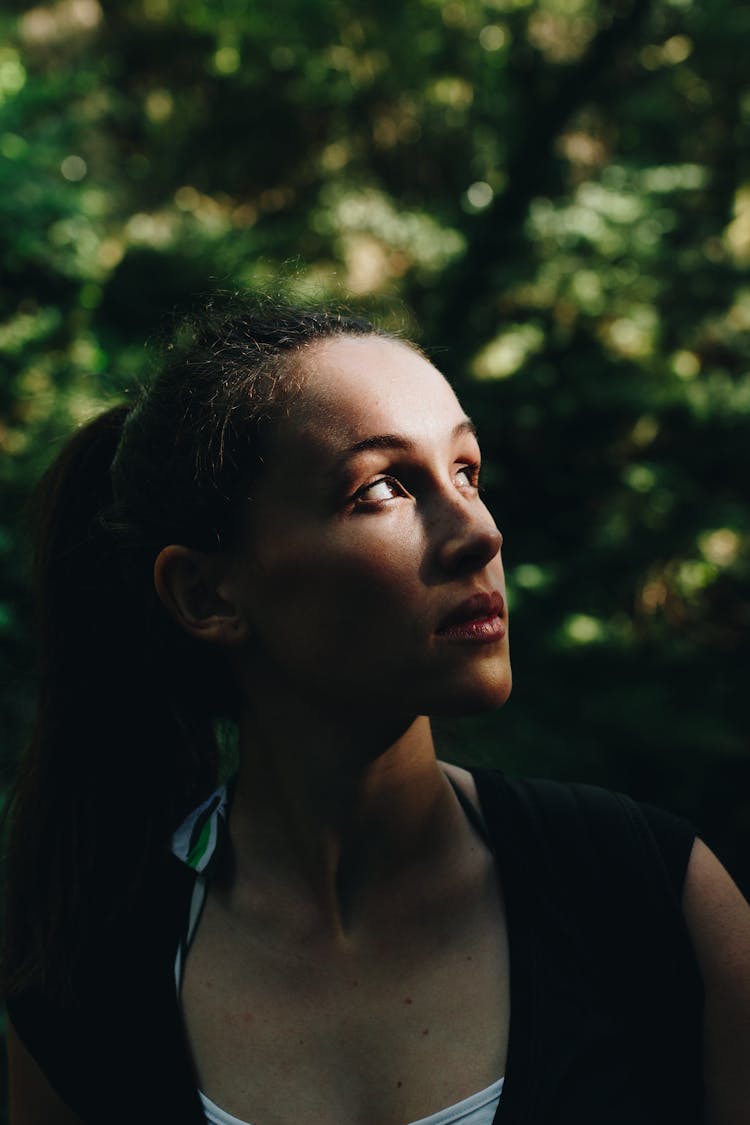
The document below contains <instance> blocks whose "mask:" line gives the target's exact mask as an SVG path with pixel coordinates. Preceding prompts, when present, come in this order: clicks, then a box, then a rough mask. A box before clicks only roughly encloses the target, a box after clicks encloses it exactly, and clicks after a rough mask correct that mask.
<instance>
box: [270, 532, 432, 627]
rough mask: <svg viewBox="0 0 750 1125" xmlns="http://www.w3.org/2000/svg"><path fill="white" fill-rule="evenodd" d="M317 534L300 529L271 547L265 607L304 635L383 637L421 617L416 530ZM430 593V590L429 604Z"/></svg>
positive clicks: (278, 540)
mask: <svg viewBox="0 0 750 1125" xmlns="http://www.w3.org/2000/svg"><path fill="white" fill-rule="evenodd" d="M386 530H387V529H386V528H385V521H383V524H382V525H381V527H380V528H379V529H378V534H377V535H376V534H371V533H368V531H369V529H363V530H362V531H361V532H359V533H358V534H352V533H351V531H350V530H349V529H347V534H346V535H344V534H340V533H338V532H337V530H336V529H332V530H331V529H329V530H328V532H327V533H326V534H321V535H319V536H317V537H311V536H310V534H309V533H308V531H307V529H305V528H298V529H296V530H295V531H294V532H289V533H287V534H286V535H284V536H283V537H277V538H275V540H274V541H273V543H271V542H268V543H267V545H266V547H265V549H264V551H263V553H262V558H261V568H260V574H259V587H258V593H259V597H258V610H259V612H260V613H261V614H265V612H266V611H271V612H273V607H276V610H277V611H279V612H281V613H282V614H283V617H284V618H285V619H288V620H295V619H296V621H297V624H298V626H299V628H300V629H301V630H303V631H304V632H306V633H307V632H309V633H311V634H312V635H313V636H312V637H311V639H312V640H313V641H314V639H315V634H316V633H319V632H320V630H325V632H326V633H327V635H328V637H329V638H331V639H332V634H334V633H338V632H339V631H343V632H344V633H345V635H346V637H347V638H348V640H349V642H350V643H353V642H354V641H355V640H356V638H357V635H358V634H362V635H364V634H367V636H369V637H370V638H373V637H376V636H377V635H378V634H379V633H381V631H382V630H383V629H385V628H388V629H389V630H392V629H393V627H394V621H397V622H399V623H400V624H401V626H402V627H403V628H404V629H405V630H407V631H408V627H409V624H410V622H413V624H414V625H415V626H417V622H418V619H419V616H420V609H421V604H420V601H421V600H420V597H419V591H420V581H419V557H420V556H419V550H420V544H419V542H418V541H417V536H415V535H414V533H413V532H409V531H405V530H404V529H403V528H399V529H395V528H391V529H390V531H391V533H390V534H385V531H386ZM423 598H424V590H423V589H422V599H423Z"/></svg>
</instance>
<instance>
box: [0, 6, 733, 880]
mask: <svg viewBox="0 0 750 1125" xmlns="http://www.w3.org/2000/svg"><path fill="white" fill-rule="evenodd" d="M0 44H2V45H0V237H1V239H2V253H3V272H2V280H1V282H0V363H1V364H2V374H1V376H0V380H1V381H0V451H1V452H2V455H3V456H2V460H1V461H0V487H1V488H2V525H1V526H0V582H1V583H2V589H1V591H0V594H1V597H2V601H0V660H1V661H2V668H1V670H0V673H1V675H2V682H3V689H4V690H3V699H2V709H1V710H0V736H1V737H0V746H1V747H2V755H3V758H4V761H5V766H6V770H5V775H6V777H7V774H8V771H9V770H10V768H11V766H12V763H13V761H14V760H15V758H16V756H17V753H18V751H19V748H20V747H21V745H22V743H23V741H24V738H25V735H26V732H27V730H28V724H29V720H30V715H31V710H32V701H33V651H32V643H31V638H30V618H31V612H30V605H29V596H28V586H27V577H28V548H27V544H26V541H25V537H24V528H23V522H24V518H23V510H24V504H25V501H26V498H27V496H28V493H29V490H30V487H31V485H32V482H33V481H34V480H35V479H36V477H37V476H38V474H39V473H40V471H41V470H42V468H43V467H44V466H45V464H46V463H47V462H48V461H49V459H50V457H51V456H52V455H53V454H54V452H55V451H56V450H57V449H58V448H59V445H60V443H61V442H62V441H63V440H64V438H65V436H66V435H67V434H68V433H70V432H71V430H72V429H73V428H74V427H75V426H76V425H77V424H80V423H81V422H82V421H84V420H85V419H87V418H88V417H90V416H91V415H92V414H94V413H96V412H97V411H98V410H100V409H101V408H103V407H104V406H106V405H108V404H109V403H110V402H112V401H115V400H117V399H118V398H119V397H121V396H122V394H123V393H124V392H126V391H127V389H128V388H129V387H132V385H133V383H134V381H135V380H137V378H138V377H139V375H140V374H141V373H142V372H143V371H144V369H145V366H146V365H147V361H148V349H147V348H146V347H145V341H146V340H147V339H148V338H149V337H150V336H151V335H152V334H153V333H154V332H155V331H158V329H159V321H160V317H161V315H162V314H163V313H164V312H165V311H167V310H169V309H171V308H173V307H174V306H176V305H182V304H184V303H185V302H190V301H191V300H192V299H194V297H195V295H196V294H197V293H200V292H202V291H207V290H211V289H224V290H226V289H232V288H235V287H249V288H257V289H261V290H262V289H263V288H264V287H265V286H267V285H268V284H269V283H271V282H272V281H274V280H275V279H276V278H277V277H278V276H279V273H280V272H283V273H285V274H287V275H290V276H291V284H292V287H293V288H294V289H295V290H297V291H299V294H300V295H301V297H302V298H303V299H304V298H309V297H314V298H322V299H324V300H325V299H337V300H340V299H347V300H350V299H354V300H355V301H357V302H360V303H362V304H363V305H364V307H365V308H366V309H367V310H368V311H369V312H370V313H374V314H375V315H376V316H379V317H380V318H381V319H382V320H383V322H384V323H385V324H387V325H396V326H399V327H402V328H404V329H405V330H406V332H407V333H409V334H411V335H412V336H414V337H415V338H417V339H418V340H419V341H420V342H421V343H422V344H423V345H424V346H425V347H426V348H427V349H428V350H429V351H430V354H431V355H432V357H433V358H434V360H435V362H436V363H437V364H438V366H440V367H441V368H442V369H443V370H444V371H445V372H446V374H447V375H448V376H449V377H450V378H451V379H452V380H453V381H454V383H455V384H456V385H457V387H458V389H459V393H460V394H461V396H462V398H463V401H464V405H465V406H466V408H467V409H468V411H469V413H471V414H472V416H473V417H474V418H475V420H476V421H477V423H478V426H479V430H480V436H481V438H482V443H483V446H484V451H485V456H486V459H487V471H486V477H485V482H486V486H487V492H488V502H489V503H490V506H491V507H492V509H493V511H494V512H495V515H496V517H497V520H498V523H499V525H500V527H501V529H502V530H503V532H504V535H505V543H506V546H505V558H506V564H507V569H508V573H509V597H510V604H511V611H512V637H513V651H514V667H515V675H516V688H515V690H514V694H513V697H512V700H511V702H510V703H509V704H508V706H507V707H506V708H505V709H504V710H503V711H502V712H500V713H498V714H496V715H492V716H489V717H486V718H482V719H481V720H479V719H471V720H466V721H465V722H462V723H455V724H454V723H450V724H445V725H443V726H441V735H440V737H441V741H442V744H443V747H444V753H445V754H446V756H452V757H454V758H456V759H458V760H463V761H466V760H475V761H477V760H478V761H483V762H493V763H497V764H501V765H503V766H504V767H505V768H506V769H507V770H508V771H509V772H511V773H526V774H530V775H535V774H541V775H549V776H554V777H559V778H564V779H570V780H585V781H592V782H596V783H601V784H604V785H608V786H611V787H616V788H619V789H622V790H625V791H627V792H629V793H631V794H632V795H633V796H635V797H638V798H641V799H644V800H649V801H651V802H653V803H656V804H660V805H663V806H665V807H667V808H670V809H672V810H674V811H676V812H680V813H683V814H685V815H687V816H688V817H689V818H691V819H692V821H693V822H694V823H695V825H696V827H697V828H698V829H699V831H700V832H701V833H702V834H703V835H704V836H705V837H706V838H707V839H708V841H709V842H710V843H711V844H712V845H713V846H714V848H715V849H716V850H717V851H718V852H719V854H720V855H721V856H722V857H723V858H724V860H725V862H727V863H728V864H729V866H730V868H731V869H732V870H733V872H734V874H735V876H736V877H737V879H738V880H739V881H740V882H741V883H742V884H743V886H744V887H745V889H746V891H747V889H748V887H749V886H750V860H749V858H748V856H749V855H750V848H749V847H748V843H749V842H750V744H749V740H748V725H747V717H746V716H747V695H748V691H750V684H749V683H748V671H749V670H750V661H748V645H747V636H748V627H749V626H750V603H749V601H748V585H749V576H750V551H749V549H748V548H749V544H750V517H749V514H748V504H747V499H748V473H749V470H750V440H749V439H750V426H749V425H748V422H749V420H750V334H749V332H748V330H749V329H750V276H749V275H748V266H750V149H749V147H748V140H749V139H750V68H748V63H747V60H748V59H749V58H750V6H748V5H747V3H746V2H745V0H650V2H648V0H621V2H613V0H531V2H527V0H484V2H479V0H466V2H463V0H450V2H448V3H439V2H436V0H398V3H396V2H394V0H379V3H378V4H377V5H376V4H371V5H368V4H364V3H355V2H354V0H273V3H263V4H261V3H257V2H252V0H251V2H248V0H224V2H218V0H214V2H199V0H196V2H190V0H185V2H178V0H138V2H137V3H127V2H123V3H117V4H109V5H105V6H100V5H99V3H97V0H63V2H61V3H58V4H54V5H51V6H40V7H36V8H29V7H28V6H27V5H21V4H13V3H11V4H6V6H5V14H4V15H2V16H1V17H0ZM290 263H291V264H290Z"/></svg>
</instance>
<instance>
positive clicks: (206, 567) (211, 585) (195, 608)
mask: <svg viewBox="0 0 750 1125" xmlns="http://www.w3.org/2000/svg"><path fill="white" fill-rule="evenodd" d="M225 568H226V563H225V560H223V559H222V558H220V557H219V556H218V555H209V554H206V553H205V552H203V551H195V550H193V549H192V548H190V547H183V546H181V545H179V544H170V545H169V546H168V547H164V548H163V549H162V550H161V551H160V552H159V554H158V556H157V558H156V561H155V562H154V586H155V587H156V593H157V594H158V596H159V600H160V601H161V603H162V605H163V606H164V607H165V609H166V610H167V612H168V613H169V614H170V616H171V617H172V618H173V619H174V620H175V621H176V622H177V624H178V625H179V626H180V627H181V628H182V629H184V630H185V632H187V633H189V634H190V635H191V636H193V637H196V639H198V640H204V641H208V642H210V643H212V644H219V645H237V644H239V643H240V642H241V641H242V640H244V638H245V633H246V628H245V619H244V616H243V614H242V613H241V612H240V610H239V608H238V606H236V605H235V604H234V603H233V602H232V600H231V599H230V598H228V596H227V592H226V588H225V586H224V583H223V581H222V579H223V578H224V577H225Z"/></svg>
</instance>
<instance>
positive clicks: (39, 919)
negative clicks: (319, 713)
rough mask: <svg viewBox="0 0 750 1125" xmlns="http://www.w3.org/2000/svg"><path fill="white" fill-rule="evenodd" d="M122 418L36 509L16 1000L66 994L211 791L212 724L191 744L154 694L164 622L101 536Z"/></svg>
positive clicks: (102, 426) (49, 487) (16, 848)
mask: <svg viewBox="0 0 750 1125" xmlns="http://www.w3.org/2000/svg"><path fill="white" fill-rule="evenodd" d="M127 416H128V408H127V407H126V406H115V407H113V408H112V409H110V410H108V411H107V412H106V413H104V414H102V415H100V416H99V417H97V418H95V419H94V420H93V421H92V422H90V423H89V424H88V425H86V426H84V427H83V428H81V429H80V430H79V431H78V432H77V433H76V435H75V436H74V437H73V439H72V440H71V441H70V442H69V444H68V445H67V446H66V447H65V448H64V449H63V451H62V453H61V454H60V456H59V457H58V459H57V460H56V462H55V463H54V464H53V465H52V467H51V468H50V469H49V470H48V472H47V473H46V475H45V476H44V478H43V479H42V481H41V483H40V486H39V489H38V492H37V496H36V503H35V505H34V513H33V514H34V517H35V523H36V529H37V535H36V552H35V561H34V586H35V595H36V605H37V610H38V621H37V625H38V632H39V642H40V644H39V649H40V668H39V689H38V707H37V718H36V725H35V727H34V730H33V733H32V737H31V741H30V744H29V746H28V747H27V750H26V753H25V755H24V757H23V759H22V762H21V766H20V769H19V773H18V776H17V779H16V783H15V787H14V789H13V791H12V793H11V799H10V804H9V821H10V827H9V834H8V851H7V860H8V863H7V912H6V913H7V924H6V934H5V956H4V976H5V987H6V990H7V991H10V992H12V991H15V990H19V989H22V988H25V987H28V986H29V985H33V986H35V987H39V988H42V989H45V990H48V991H57V992H59V993H60V994H63V995H65V994H69V993H70V992H71V991H72V989H73V987H74V980H75V966H76V962H77V960H78V959H79V958H80V957H82V956H84V949H85V941H86V940H87V939H88V940H91V939H92V938H93V935H94V934H95V933H96V932H97V930H99V929H100V925H101V924H103V923H107V922H109V921H111V916H112V913H113V912H114V911H116V910H117V909H124V908H125V907H126V906H127V903H128V900H129V894H130V892H131V891H132V890H133V889H134V888H136V887H137V885H138V883H139V881H140V880H141V879H142V877H143V874H144V871H143V865H144V864H145V863H146V862H147V860H148V857H149V856H150V855H153V851H154V848H156V847H160V846H163V845H164V843H165V839H166V837H167V835H168V833H169V830H170V828H171V827H173V826H174V820H175V818H176V817H178V816H179V815H181V814H182V813H184V812H185V811H186V809H187V807H188V806H189V804H190V802H191V801H192V800H194V799H196V798H197V797H198V796H200V795H201V794H202V793H203V792H204V791H206V790H208V789H210V787H211V785H212V784H213V783H214V778H215V767H216V747H215V741H214V736H213V731H212V727H211V724H209V723H206V722H204V723H203V724H202V725H201V724H200V723H196V724H193V725H192V729H191V732H190V737H186V734H185V731H184V729H183V725H182V724H181V723H180V722H179V721H178V719H177V717H176V716H175V714H174V709H173V708H171V707H170V700H169V696H168V695H167V694H166V693H165V692H164V690H163V688H162V690H160V684H159V683H157V682H155V679H156V677H155V669H154V667H153V664H152V662H151V661H150V660H149V659H148V655H149V651H150V649H151V647H152V646H153V644H154V643H156V642H157V636H156V634H157V633H158V632H159V631H160V629H163V628H164V622H163V620H162V619H163V617H164V616H165V615H164V614H163V611H162V610H161V606H158V605H157V604H156V599H155V597H154V596H153V594H152V593H151V591H149V590H147V591H145V596H144V591H143V590H138V589H136V588H134V586H133V584H132V582H131V581H130V580H129V576H128V575H126V574H125V573H124V569H125V568H124V567H123V553H122V549H121V546H120V545H119V543H118V542H117V536H116V534H114V533H113V528H112V527H111V526H110V523H109V518H108V517H109V513H110V512H111V509H112V501H113V495H112V484H111V473H110V469H111V464H112V461H113V458H114V456H115V453H116V450H117V447H118V445H119V443H120V440H121V435H122V430H123V425H124V423H125V420H126V418H127ZM191 750H192V755H191ZM113 881H114V883H115V885H112V883H113Z"/></svg>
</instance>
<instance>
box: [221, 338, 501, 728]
mask: <svg viewBox="0 0 750 1125" xmlns="http://www.w3.org/2000/svg"><path fill="white" fill-rule="evenodd" d="M303 375H304V385H303V390H302V395H301V398H300V400H299V401H298V402H295V403H294V404H293V406H292V408H291V410H290V415H289V417H288V419H287V420H286V421H285V422H284V423H283V424H282V425H281V427H280V430H279V433H278V440H277V442H276V444H275V446H274V450H273V452H272V454H271V457H270V458H269V468H268V471H267V474H266V476H265V477H264V478H262V480H261V481H260V483H259V485H258V487H257V488H256V489H255V490H254V494H253V500H252V503H251V504H250V506H249V516H248V548H247V550H246V551H245V552H244V553H243V555H242V557H241V559H240V560H239V564H238V569H237V570H236V571H235V575H234V582H235V587H239V588H240V590H241V598H240V600H241V601H242V604H243V606H244V609H245V612H246V616H247V619H248V621H249V622H250V637H251V641H250V644H249V645H248V647H247V649H246V650H245V652H244V666H243V667H242V669H241V674H242V675H243V677H244V678H245V680H246V682H248V684H249V685H250V689H251V690H253V691H255V692H256V693H257V691H258V688H259V686H260V687H261V688H265V687H266V686H267V685H268V686H270V685H276V686H277V687H279V688H280V689H282V690H284V691H285V692H287V693H288V692H289V691H291V692H298V693H301V694H302V695H303V696H305V697H307V698H308V699H312V700H315V701H316V703H317V704H320V705H322V706H324V707H325V706H328V705H329V704H330V705H332V706H334V707H335V708H336V710H337V711H338V712H339V713H342V712H345V711H346V710H347V709H351V710H352V711H353V712H354V711H358V710H359V711H361V710H362V708H363V707H366V706H372V707H374V708H376V709H377V711H378V714H379V715H380V716H383V715H386V714H392V715H393V716H394V717H399V718H411V717H412V716H414V715H417V714H436V713H437V714H439V713H452V712H456V711H458V712H461V711H463V712H465V711H476V710H479V709H483V708H487V707H495V706H497V705H498V704H500V703H502V702H504V700H505V698H507V695H508V693H509V691H510V664H509V657H508V647H507V637H505V638H503V639H502V640H501V641H499V642H498V643H497V644H492V645H485V646H479V645H474V646H471V645H458V644H450V643H446V641H445V638H441V637H438V636H436V630H437V627H438V625H439V622H440V621H441V619H442V618H444V617H445V615H446V613H448V612H449V611H450V610H452V609H453V608H455V606H456V605H458V604H460V603H461V602H462V601H463V600H464V599H466V598H467V597H469V596H471V595H472V594H474V593H476V592H485V593H486V592H490V591H499V592H500V593H502V594H503V595H504V593H505V583H504V575H503V569H502V563H501V561H500V554H499V548H500V543H501V541H502V540H501V537H500V535H499V532H498V531H497V528H496V526H495V523H494V521H493V519H492V517H491V516H490V514H489V512H488V511H487V509H486V507H485V505H484V503H483V502H482V500H481V498H480V496H479V494H478V490H477V488H476V487H475V484H474V482H473V478H470V472H471V471H473V470H471V467H472V466H475V465H476V464H477V462H478V461H479V447H478V445H477V442H476V438H475V437H474V436H473V434H471V433H467V432H463V433H461V434H460V435H459V436H457V437H454V436H452V435H453V431H454V429H455V427H456V426H457V425H458V426H460V425H461V423H462V422H465V420H466V416H465V414H464V412H463V410H462V408H461V406H460V404H459V402H458V400H457V399H456V396H455V394H454V392H453V390H452V389H451V388H450V386H449V385H448V383H447V382H446V380H445V379H444V378H443V376H442V375H441V374H440V373H439V372H438V371H437V370H436V368H435V367H433V366H432V364H430V363H428V362H427V361H426V360H425V359H424V358H422V357H421V356H420V355H418V354H417V353H416V352H415V351H413V350H412V349H411V348H409V347H407V346H406V345H403V344H401V343H398V342H394V341H391V340H386V339H381V338H377V337H368V338H364V339H360V338H346V337H345V338H339V339H336V340H335V341H332V342H328V343H326V344H324V345H320V346H317V347H315V348H314V349H311V350H310V351H309V352H308V353H306V354H305V357H304V361H303ZM383 434H385V435H391V434H395V435H399V436H400V437H403V439H404V440H405V441H406V442H408V443H409V444H408V447H407V448H406V449H377V450H368V451H365V452H362V453H359V454H357V455H355V456H353V457H352V458H350V459H349V460H347V461H346V463H345V465H344V466H343V468H341V471H340V472H334V469H335V468H336V467H337V466H338V465H339V462H340V459H341V453H342V450H346V449H347V448H348V447H350V446H351V445H353V444H355V443H358V442H361V441H362V440H363V439H367V438H369V437H372V436H373V435H383ZM385 477H388V479H389V480H393V481H395V482H396V483H395V484H386V483H384V478H385ZM378 482H380V483H378ZM371 485H374V487H370V486H371ZM363 489H365V490H366V491H365V492H363V491H362V490H363Z"/></svg>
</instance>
